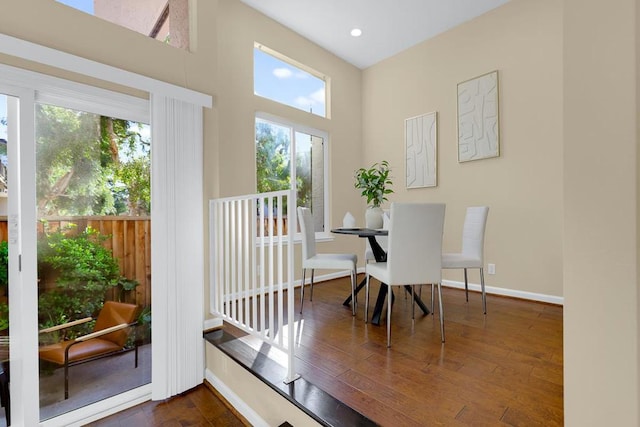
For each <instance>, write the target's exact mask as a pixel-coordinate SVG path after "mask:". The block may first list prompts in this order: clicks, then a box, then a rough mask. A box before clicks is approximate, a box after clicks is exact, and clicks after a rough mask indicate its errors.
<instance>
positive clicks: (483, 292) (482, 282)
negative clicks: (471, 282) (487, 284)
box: [480, 267, 487, 314]
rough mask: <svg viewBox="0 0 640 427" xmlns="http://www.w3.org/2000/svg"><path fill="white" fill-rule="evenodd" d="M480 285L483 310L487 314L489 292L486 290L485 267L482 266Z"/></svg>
mask: <svg viewBox="0 0 640 427" xmlns="http://www.w3.org/2000/svg"><path fill="white" fill-rule="evenodd" d="M480 286H481V287H482V312H483V313H484V314H487V294H486V293H485V291H484V269H483V268H482V267H480Z"/></svg>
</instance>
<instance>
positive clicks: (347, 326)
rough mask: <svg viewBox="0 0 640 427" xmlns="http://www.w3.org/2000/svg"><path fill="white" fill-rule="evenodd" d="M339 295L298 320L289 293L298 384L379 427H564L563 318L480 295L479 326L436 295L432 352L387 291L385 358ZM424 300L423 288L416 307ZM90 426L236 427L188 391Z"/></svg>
mask: <svg viewBox="0 0 640 427" xmlns="http://www.w3.org/2000/svg"><path fill="white" fill-rule="evenodd" d="M360 278H362V275H360ZM375 283H377V282H375ZM348 289H349V282H348V280H347V279H338V280H332V281H328V282H322V283H318V284H317V285H316V286H315V287H314V300H313V302H310V301H309V300H308V297H309V292H305V297H306V298H307V300H306V301H305V304H304V313H303V315H302V316H300V314H299V313H298V311H299V300H298V298H299V291H297V292H296V321H298V329H297V331H298V332H297V335H296V346H297V347H296V352H297V362H296V363H297V365H296V370H297V372H299V373H300V374H302V375H303V376H304V378H305V379H306V380H307V381H309V382H311V383H314V384H315V385H316V386H318V387H319V388H321V389H323V390H324V391H326V392H328V393H329V394H331V395H332V396H334V397H336V398H338V399H339V400H340V401H342V402H344V403H346V404H348V405H349V406H351V407H352V408H354V409H355V410H356V411H358V412H360V413H362V414H364V415H366V416H367V417H369V418H370V419H372V420H373V421H375V422H377V423H379V424H380V425H382V426H390V427H395V426H403V427H404V426H433V425H444V426H561V425H563V397H562V394H563V383H562V371H563V360H562V307H560V306H555V305H549V304H543V303H536V302H530V301H524V300H518V299H511V298H504V297H497V296H491V295H488V296H487V315H486V316H485V315H483V314H482V308H481V298H480V295H479V294H478V293H470V295H469V302H468V303H466V302H465V297H464V291H461V290H457V289H448V288H443V301H444V306H445V328H446V342H445V343H444V344H442V343H441V342H440V329H439V321H438V314H437V313H436V315H435V316H431V315H428V316H423V315H422V313H421V312H420V311H419V310H417V309H416V320H415V322H412V321H411V304H410V299H409V298H406V299H405V298H404V296H403V294H402V293H401V292H400V291H399V290H398V289H396V290H395V292H396V302H395V304H394V307H393V314H392V347H391V348H389V349H388V348H387V347H386V327H385V321H386V317H385V316H384V315H383V317H382V325H381V326H374V325H372V324H370V323H369V324H365V323H364V321H363V313H364V299H363V294H361V297H360V299H359V301H360V304H359V305H358V311H357V315H356V317H352V316H351V309H350V308H349V307H345V306H343V305H342V302H343V301H344V299H345V297H346V296H347V294H348V292H349V291H348ZM377 290H378V285H377V284H376V285H374V286H372V291H371V300H372V303H373V302H374V301H375V295H376V294H377ZM429 295H430V290H429V288H428V287H424V289H423V296H424V300H425V301H426V302H427V305H429V301H430V297H429ZM285 300H286V298H285ZM436 307H437V305H436ZM371 309H372V308H371V307H370V310H371ZM436 310H437V308H436ZM385 313H386V310H385ZM227 328H228V327H225V330H226V329H227ZM229 329H230V328H229ZM235 333H237V331H236V332H234V334H235ZM192 393H193V394H192ZM194 409H197V410H194ZM215 417H222V418H215ZM198 423H200V424H198ZM91 425H93V426H134V425H135V426H138V425H139V426H145V425H148V426H155V425H176V426H178V425H216V426H226V425H231V426H233V425H242V424H241V422H240V421H239V419H237V418H235V417H234V415H233V413H231V412H229V411H228V410H227V409H226V408H225V407H224V405H223V404H222V403H221V402H220V400H219V399H218V398H217V397H216V396H215V395H214V394H213V393H211V392H210V391H209V390H208V389H206V388H204V387H201V388H200V387H199V388H197V389H195V390H194V391H193V392H189V393H187V394H186V395H184V396H180V397H176V398H174V399H171V400H168V401H166V402H159V403H158V402H149V403H147V404H144V405H140V406H138V407H135V408H132V409H129V410H127V411H124V412H122V413H120V414H117V415H114V416H112V417H109V418H107V419H105V420H102V421H100V422H99V423H93V424H91Z"/></svg>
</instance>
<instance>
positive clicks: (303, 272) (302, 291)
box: [300, 268, 307, 314]
mask: <svg viewBox="0 0 640 427" xmlns="http://www.w3.org/2000/svg"><path fill="white" fill-rule="evenodd" d="M306 272H307V269H306V268H303V269H302V284H301V285H300V314H302V306H303V305H304V279H305V277H304V276H305V273H306Z"/></svg>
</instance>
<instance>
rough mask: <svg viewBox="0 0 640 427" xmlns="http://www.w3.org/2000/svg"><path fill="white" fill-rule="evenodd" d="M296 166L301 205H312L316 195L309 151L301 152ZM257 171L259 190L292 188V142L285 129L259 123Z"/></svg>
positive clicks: (297, 157)
mask: <svg viewBox="0 0 640 427" xmlns="http://www.w3.org/2000/svg"><path fill="white" fill-rule="evenodd" d="M286 130H288V129H286ZM295 165H296V166H295V167H296V191H297V198H298V206H308V201H309V199H310V198H311V194H312V189H311V182H312V179H311V159H310V156H309V155H308V153H297V155H296V162H295ZM256 172H257V181H258V182H257V190H258V193H267V192H271V191H280V190H288V189H289V188H291V141H290V137H289V133H288V132H286V131H285V128H281V127H279V126H275V125H271V124H269V123H266V122H260V121H257V122H256Z"/></svg>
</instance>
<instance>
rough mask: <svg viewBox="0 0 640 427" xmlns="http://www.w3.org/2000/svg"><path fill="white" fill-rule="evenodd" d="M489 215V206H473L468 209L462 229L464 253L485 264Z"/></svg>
mask: <svg viewBox="0 0 640 427" xmlns="http://www.w3.org/2000/svg"><path fill="white" fill-rule="evenodd" d="M488 215H489V207H488V206H472V207H468V208H467V213H466V215H465V217H464V227H463V229H462V253H463V254H464V255H465V256H467V257H470V258H474V259H477V260H479V261H480V266H482V264H483V256H484V230H485V228H486V225H487V216H488Z"/></svg>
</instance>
